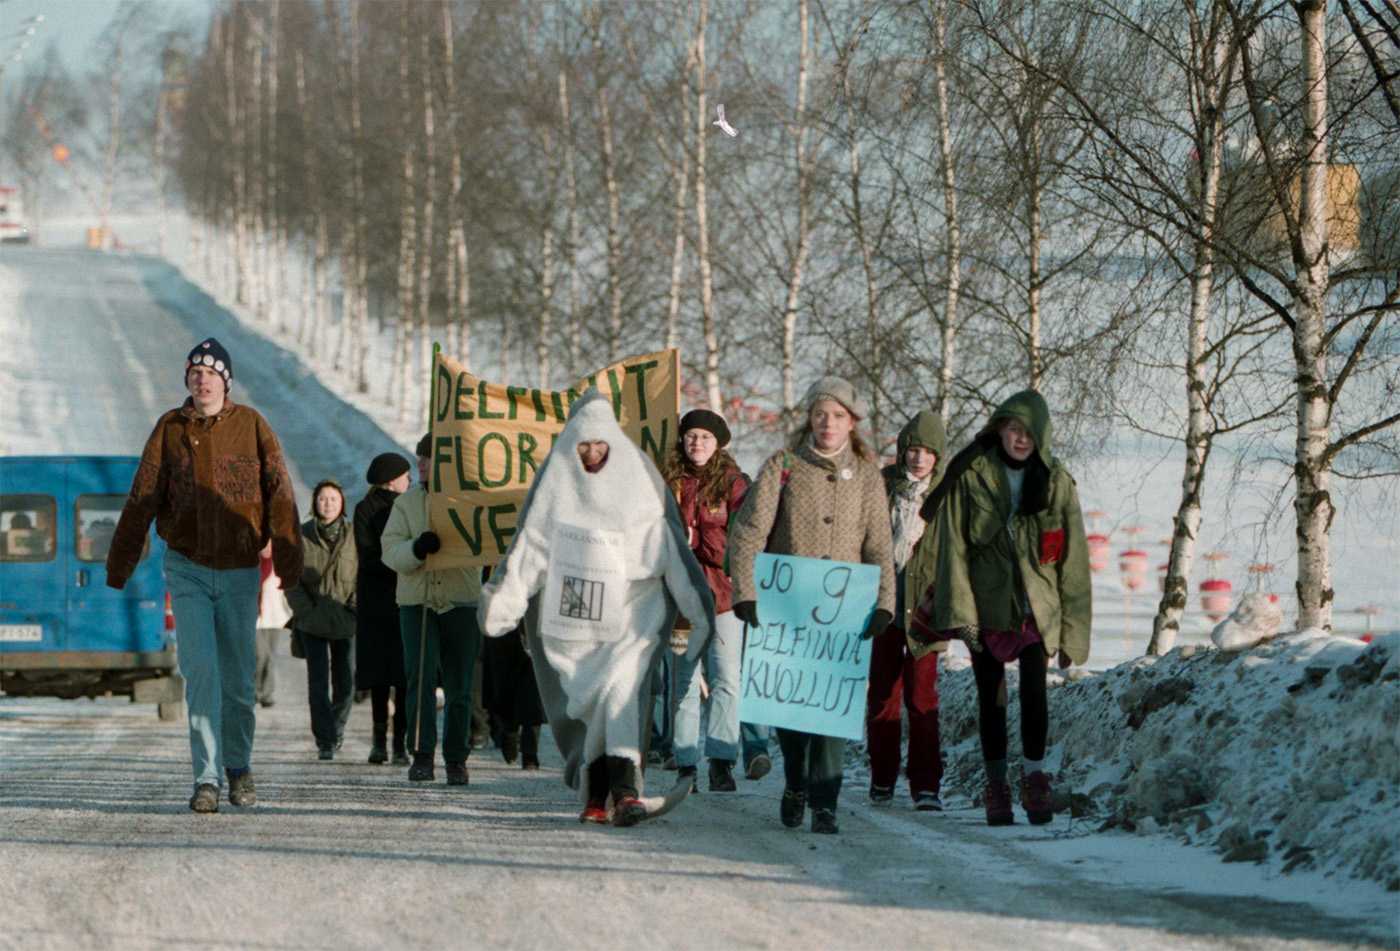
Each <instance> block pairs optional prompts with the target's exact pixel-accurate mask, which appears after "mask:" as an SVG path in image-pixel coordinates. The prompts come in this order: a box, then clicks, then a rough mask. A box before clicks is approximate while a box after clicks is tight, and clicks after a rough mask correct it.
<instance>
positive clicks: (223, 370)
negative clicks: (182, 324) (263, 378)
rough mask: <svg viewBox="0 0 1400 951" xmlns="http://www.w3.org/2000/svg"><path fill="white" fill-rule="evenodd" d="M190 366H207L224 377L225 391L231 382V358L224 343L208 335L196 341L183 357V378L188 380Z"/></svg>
mask: <svg viewBox="0 0 1400 951" xmlns="http://www.w3.org/2000/svg"><path fill="white" fill-rule="evenodd" d="M190 367H208V368H209V369H211V370H213V371H214V372H215V373H217V374H219V376H221V377H223V378H224V391H225V392H227V391H228V388H229V386H230V385H231V384H232V383H233V358H232V357H230V356H229V355H228V351H227V350H225V349H224V345H223V344H221V343H219V341H217V340H215V339H214V338H213V337H209V338H208V339H206V340H204V341H203V342H201V343H197V344H195V346H194V349H193V350H191V351H190V353H189V356H187V357H185V380H186V381H187V382H188V380H189V376H190Z"/></svg>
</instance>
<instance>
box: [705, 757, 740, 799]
mask: <svg viewBox="0 0 1400 951" xmlns="http://www.w3.org/2000/svg"><path fill="white" fill-rule="evenodd" d="M738 789H739V787H738V785H737V784H735V782H734V761H733V760H728V759H712V760H710V792H736V791H737V790H738Z"/></svg>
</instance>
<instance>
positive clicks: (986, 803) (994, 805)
mask: <svg viewBox="0 0 1400 951" xmlns="http://www.w3.org/2000/svg"><path fill="white" fill-rule="evenodd" d="M982 805H983V807H985V808H986V810H987V825H989V826H1009V825H1011V824H1013V823H1014V822H1015V821H1016V818H1015V817H1014V816H1013V815H1012V814H1011V787H1010V786H1008V785H1007V784H1006V783H1004V782H1002V783H998V782H994V781H992V780H988V781H987V785H985V786H983V787H982Z"/></svg>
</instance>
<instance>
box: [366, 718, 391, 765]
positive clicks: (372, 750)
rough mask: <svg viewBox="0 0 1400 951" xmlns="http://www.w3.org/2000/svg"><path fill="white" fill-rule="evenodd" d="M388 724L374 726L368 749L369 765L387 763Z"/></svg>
mask: <svg viewBox="0 0 1400 951" xmlns="http://www.w3.org/2000/svg"><path fill="white" fill-rule="evenodd" d="M388 746H389V724H387V723H376V724H375V725H374V739H373V741H371V743H370V747H369V761H370V762H371V763H375V764H379V763H387V762H389V749H388Z"/></svg>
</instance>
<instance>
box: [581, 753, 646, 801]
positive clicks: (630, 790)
mask: <svg viewBox="0 0 1400 951" xmlns="http://www.w3.org/2000/svg"><path fill="white" fill-rule="evenodd" d="M586 781H587V783H588V799H589V801H590V802H593V801H602V800H603V799H606V798H607V797H608V793H610V792H611V793H612V796H613V803H614V804H616V803H617V802H618V800H620V799H624V798H628V797H631V798H636V796H637V764H636V763H634V762H632V761H631V760H630V759H628V758H627V757H625V756H600V757H598V758H597V759H595V760H594V761H593V762H591V763H589V764H588V778H587V780H586Z"/></svg>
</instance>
